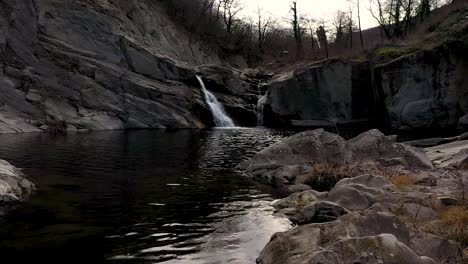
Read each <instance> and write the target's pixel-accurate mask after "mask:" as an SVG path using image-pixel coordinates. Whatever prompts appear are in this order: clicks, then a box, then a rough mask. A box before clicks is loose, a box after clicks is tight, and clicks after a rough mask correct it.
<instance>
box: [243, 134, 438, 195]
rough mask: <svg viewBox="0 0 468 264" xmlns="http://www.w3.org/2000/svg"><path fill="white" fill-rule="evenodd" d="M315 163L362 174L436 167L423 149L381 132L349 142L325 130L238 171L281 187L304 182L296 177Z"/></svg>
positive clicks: (267, 152) (288, 142) (294, 139)
mask: <svg viewBox="0 0 468 264" xmlns="http://www.w3.org/2000/svg"><path fill="white" fill-rule="evenodd" d="M315 164H327V165H332V166H333V165H336V166H348V167H350V168H356V169H357V170H359V172H362V173H365V172H372V171H373V170H374V169H376V170H380V169H385V168H395V167H398V168H399V169H403V170H409V171H414V170H430V169H432V168H433V165H432V162H431V160H430V159H429V158H428V157H427V156H426V154H425V152H424V151H423V150H421V149H418V148H415V147H412V146H409V145H405V144H402V143H398V142H396V141H395V138H394V137H390V136H385V135H384V134H382V133H381V132H380V131H378V130H370V131H367V132H365V133H362V134H361V135H359V136H357V137H355V138H353V139H350V140H348V141H346V140H345V139H343V138H342V137H340V136H339V135H336V134H332V133H329V132H326V131H324V130H323V129H317V130H312V131H305V132H301V133H298V134H296V135H293V136H291V137H289V138H286V139H284V140H282V141H280V142H278V143H276V144H274V145H272V146H270V147H268V148H266V149H264V150H262V151H260V152H259V153H257V154H256V155H255V156H254V157H252V158H251V159H249V160H247V161H244V162H242V163H241V164H239V166H238V168H240V169H242V170H245V171H246V172H247V173H249V174H250V175H253V176H254V177H255V178H256V179H259V180H261V181H264V182H266V183H268V184H272V185H275V186H282V185H285V184H286V185H288V184H295V183H303V182H298V181H299V179H298V177H297V176H299V175H302V174H304V173H307V172H309V171H310V170H311V167H312V166H314V165H315ZM363 164H365V165H366V166H362V165H363ZM348 176H356V175H348ZM312 187H314V186H312Z"/></svg>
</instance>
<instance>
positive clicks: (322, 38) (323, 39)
mask: <svg viewBox="0 0 468 264" xmlns="http://www.w3.org/2000/svg"><path fill="white" fill-rule="evenodd" d="M317 38H318V41H319V43H320V47H321V48H324V49H325V55H326V56H327V58H328V56H329V54H328V38H327V31H326V29H325V26H324V23H322V25H320V26H319V27H318V29H317Z"/></svg>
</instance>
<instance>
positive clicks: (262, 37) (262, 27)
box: [257, 7, 272, 51]
mask: <svg viewBox="0 0 468 264" xmlns="http://www.w3.org/2000/svg"><path fill="white" fill-rule="evenodd" d="M257 18H258V20H257V31H258V40H257V42H258V48H259V49H260V51H263V46H264V44H265V41H266V34H267V31H268V28H269V26H270V24H271V22H272V18H271V14H268V16H267V17H264V16H263V10H262V9H261V8H260V7H257Z"/></svg>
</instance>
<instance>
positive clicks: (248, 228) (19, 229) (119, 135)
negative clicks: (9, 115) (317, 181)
mask: <svg viewBox="0 0 468 264" xmlns="http://www.w3.org/2000/svg"><path fill="white" fill-rule="evenodd" d="M283 136H284V134H283V133H280V132H275V131H271V130H266V129H215V130H208V131H195V130H182V131H163V130H161V131H128V132H123V131H117V132H92V133H85V134H72V135H67V136H52V135H47V134H19V135H1V136H0V158H3V159H6V160H8V161H10V162H11V163H12V164H14V165H15V166H17V167H20V168H23V171H24V172H25V173H26V174H27V175H28V177H29V179H31V180H32V181H33V182H35V183H36V184H37V185H38V186H39V191H37V192H36V194H35V195H34V196H33V197H32V199H31V200H30V202H29V203H27V204H25V205H23V206H21V207H20V208H19V209H18V210H16V211H15V212H13V213H12V214H10V215H9V216H8V219H7V221H6V223H4V224H2V225H1V226H0V255H1V256H3V257H2V258H4V259H5V258H12V259H14V260H15V261H16V263H43V261H46V262H44V263H51V262H54V263H55V262H61V263H175V264H178V263H184V264H185V263H190V264H192V263H193V264H198V263H200V264H202V263H203V264H215V263H220V264H221V263H239V264H247V263H254V262H255V258H256V257H257V256H258V254H259V252H260V250H261V249H262V248H263V247H264V245H265V244H266V243H267V241H268V240H269V238H270V236H271V235H272V234H273V233H274V232H277V231H283V230H286V229H287V228H289V223H288V222H287V220H285V219H281V218H276V217H274V216H272V207H271V201H272V200H273V199H274V197H273V196H272V193H271V190H269V189H268V188H266V187H264V186H261V185H258V184H256V183H255V182H253V181H252V180H251V179H249V178H247V177H244V176H242V175H241V174H240V173H239V172H236V171H235V170H234V167H235V166H236V165H237V164H238V163H239V162H240V161H242V160H244V159H246V158H248V157H250V156H252V155H253V154H254V153H255V152H257V151H258V150H260V149H263V148H264V147H266V146H268V145H270V144H272V143H274V142H277V141H278V140H280V139H281V138H282V137H283Z"/></svg>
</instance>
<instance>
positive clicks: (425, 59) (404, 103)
mask: <svg viewBox="0 0 468 264" xmlns="http://www.w3.org/2000/svg"><path fill="white" fill-rule="evenodd" d="M467 15H468V10H466V8H462V9H460V10H455V11H453V12H452V13H450V14H449V15H448V16H447V17H445V18H444V20H443V21H441V22H440V23H439V24H436V25H434V26H433V27H432V32H431V33H430V34H429V36H424V37H422V36H419V37H418V42H417V43H414V44H412V46H411V47H409V46H408V47H407V46H395V47H393V46H388V47H383V48H380V49H377V50H375V51H372V52H369V54H368V55H367V57H366V58H364V57H363V58H359V59H357V60H354V61H353V60H344V59H339V60H338V59H330V60H325V61H321V62H315V63H313V64H310V65H306V66H302V67H299V68H297V69H294V70H290V71H287V72H283V73H279V74H277V75H276V76H274V77H273V80H272V81H271V82H270V83H269V85H268V93H267V100H266V105H265V107H264V117H265V121H264V122H265V125H267V126H272V127H280V126H285V125H286V126H302V127H323V126H336V125H339V124H343V123H344V124H346V123H353V124H355V123H356V122H362V121H371V120H375V123H374V124H377V125H378V126H379V127H380V128H382V129H385V130H393V131H396V130H398V131H413V132H414V131H418V132H421V131H422V132H436V131H437V132H441V131H454V130H462V131H463V130H466V129H468V108H467V102H468V83H467V81H466V76H467V74H468V57H467V55H466V54H467V52H466V51H467V50H468V39H467V36H468V20H467V19H466V17H467ZM374 124H372V125H374Z"/></svg>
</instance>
